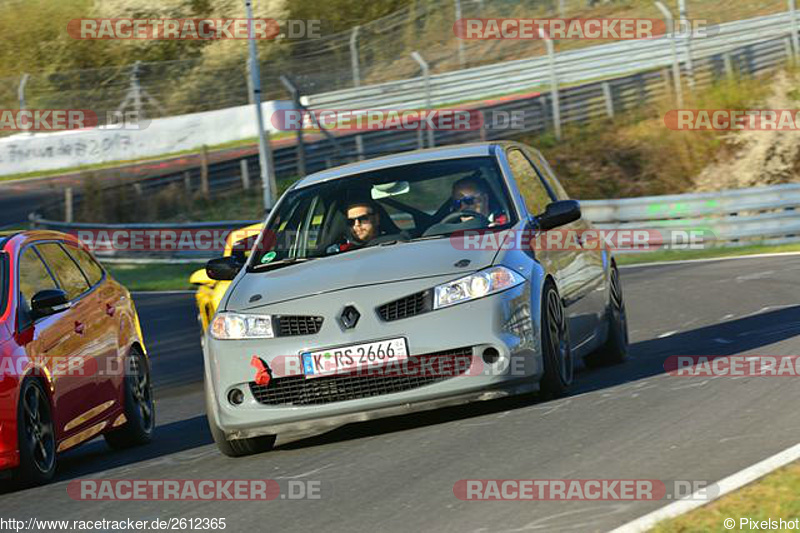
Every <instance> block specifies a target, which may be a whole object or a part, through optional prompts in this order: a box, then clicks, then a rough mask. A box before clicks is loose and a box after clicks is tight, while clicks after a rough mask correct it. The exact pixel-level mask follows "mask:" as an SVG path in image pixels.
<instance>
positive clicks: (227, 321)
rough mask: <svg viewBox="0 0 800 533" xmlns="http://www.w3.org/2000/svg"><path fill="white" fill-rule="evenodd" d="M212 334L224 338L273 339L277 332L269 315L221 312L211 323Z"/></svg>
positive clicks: (216, 337) (217, 337)
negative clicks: (274, 330)
mask: <svg viewBox="0 0 800 533" xmlns="http://www.w3.org/2000/svg"><path fill="white" fill-rule="evenodd" d="M211 336H212V337H214V338H215V339H223V340H232V339H271V338H273V337H274V336H275V333H274V332H273V331H272V317H271V316H269V315H240V314H239V313H219V314H218V315H217V316H215V317H214V321H213V322H212V323H211Z"/></svg>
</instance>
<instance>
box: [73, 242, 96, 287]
mask: <svg viewBox="0 0 800 533" xmlns="http://www.w3.org/2000/svg"><path fill="white" fill-rule="evenodd" d="M66 249H67V251H68V252H69V254H70V255H71V256H72V258H73V259H75V261H76V262H77V263H78V266H80V267H81V270H83V273H84V274H86V277H87V278H88V279H89V283H90V284H91V285H92V286H95V285H97V284H98V283H100V280H101V279H103V267H101V266H100V265H99V264H97V261H95V260H94V258H93V257H92V256H91V255H89V252H87V251H86V250H82V249H81V248H78V247H77V246H71V245H69V244H68V245H66Z"/></svg>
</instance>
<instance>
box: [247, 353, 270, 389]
mask: <svg viewBox="0 0 800 533" xmlns="http://www.w3.org/2000/svg"><path fill="white" fill-rule="evenodd" d="M250 366H252V367H253V368H255V369H256V379H255V382H256V385H264V386H265V387H266V386H267V385H269V382H270V380H271V379H272V377H271V376H270V375H269V367H268V366H267V365H266V363H264V361H262V360H261V359H259V357H258V356H257V355H254V356H253V358H252V359H250Z"/></svg>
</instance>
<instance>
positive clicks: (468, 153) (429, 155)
mask: <svg viewBox="0 0 800 533" xmlns="http://www.w3.org/2000/svg"><path fill="white" fill-rule="evenodd" d="M508 144H512V143H510V142H507V141H499V142H482V143H469V144H458V145H449V146H441V147H438V148H426V149H422V150H414V151H413V152H400V153H398V154H393V155H388V156H384V157H376V158H374V159H367V160H364V161H358V162H355V163H349V164H347V165H342V166H338V167H334V168H329V169H327V170H323V171H320V172H315V173H314V174H311V175H309V176H306V177H305V178H303V179H301V180H299V181H298V182H296V183H295V184H294V186H293V187H292V188H293V189H300V188H303V187H308V186H309V185H314V184H317V183H322V182H326V181H331V180H335V179H337V178H342V177H345V176H352V175H353V174H360V173H362V172H370V171H373V170H380V169H382V168H391V167H397V166H402V165H412V164H415V163H425V162H427V161H440V160H443V159H458V158H463V157H485V156H489V155H493V154H494V148H495V147H497V146H501V145H508Z"/></svg>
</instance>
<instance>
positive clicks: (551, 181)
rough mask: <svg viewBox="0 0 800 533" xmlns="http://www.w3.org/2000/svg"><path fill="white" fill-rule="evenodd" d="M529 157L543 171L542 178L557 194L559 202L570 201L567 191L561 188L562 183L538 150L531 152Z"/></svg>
mask: <svg viewBox="0 0 800 533" xmlns="http://www.w3.org/2000/svg"><path fill="white" fill-rule="evenodd" d="M528 157H530V158H531V161H533V163H534V164H535V165H536V166H537V167H538V168H539V169H540V170H541V172H542V177H543V178H544V179H545V181H547V184H548V185H550V189H551V190H552V191H553V192H555V193H556V198H558V199H559V200H569V195H568V194H567V191H566V190H564V187H562V186H561V182H559V181H558V178H556V174H555V172H553V169H552V168H551V167H550V164H549V163H548V162H547V160H546V159H545V158H544V157H542V155H541V154H540V153H539V152H537V151H536V150H531V151H529V152H528Z"/></svg>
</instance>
